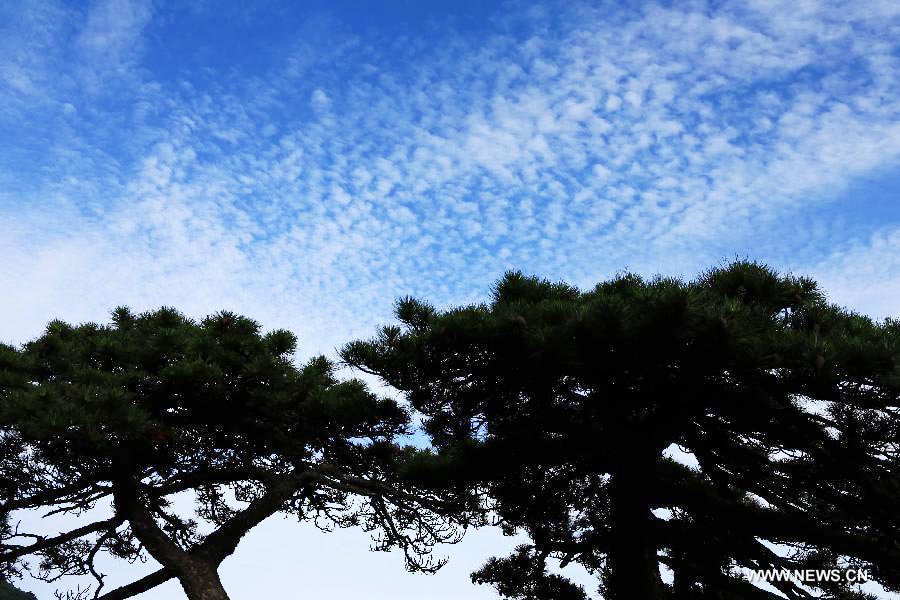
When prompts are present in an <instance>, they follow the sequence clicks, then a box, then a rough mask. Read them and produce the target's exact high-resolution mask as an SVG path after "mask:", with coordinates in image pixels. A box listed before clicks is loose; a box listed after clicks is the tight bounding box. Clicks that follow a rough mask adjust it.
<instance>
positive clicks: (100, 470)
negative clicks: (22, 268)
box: [0, 308, 456, 600]
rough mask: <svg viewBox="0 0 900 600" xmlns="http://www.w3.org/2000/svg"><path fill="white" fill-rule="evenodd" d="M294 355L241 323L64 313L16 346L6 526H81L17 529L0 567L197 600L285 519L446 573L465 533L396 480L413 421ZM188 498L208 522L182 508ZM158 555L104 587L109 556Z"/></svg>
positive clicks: (427, 498)
mask: <svg viewBox="0 0 900 600" xmlns="http://www.w3.org/2000/svg"><path fill="white" fill-rule="evenodd" d="M295 346H296V340H295V337H294V336H293V335H292V334H291V333H289V332H287V331H282V330H278V331H273V332H270V333H267V334H263V333H262V332H261V331H260V327H259V325H258V324H257V323H255V322H254V321H252V320H250V319H248V318H245V317H240V316H236V315H234V314H231V313H220V314H216V315H214V316H211V317H208V318H206V319H204V320H202V321H200V322H196V321H193V320H191V319H188V318H186V317H184V316H183V315H181V314H180V313H178V312H177V311H175V310H172V309H161V310H157V311H154V312H149V313H144V314H140V315H135V314H133V313H131V312H130V311H129V310H127V309H124V308H123V309H118V310H116V311H115V313H114V316H113V321H112V323H111V324H109V325H96V324H84V325H79V326H72V325H69V324H66V323H63V322H60V321H54V322H52V323H50V324H49V325H48V327H47V329H46V331H45V332H44V334H43V335H42V336H40V337H39V338H37V339H35V340H34V341H32V342H29V343H27V344H25V345H24V346H22V347H12V346H0V501H2V504H0V521H2V522H6V518H8V517H9V515H10V514H12V513H13V512H14V511H17V510H27V509H32V510H34V509H42V510H44V511H46V512H49V513H55V514H66V515H69V519H68V520H67V522H70V523H75V525H73V526H72V528H71V529H69V530H67V531H65V532H63V533H60V534H58V535H52V536H46V535H39V534H37V533H34V532H25V531H20V530H19V529H18V528H16V527H9V526H6V527H5V528H4V529H3V531H2V532H0V569H2V571H0V575H3V576H14V575H15V574H17V573H18V572H20V571H21V570H22V569H23V568H27V567H28V565H27V564H25V563H24V562H23V561H25V560H26V559H27V558H28V557H34V558H38V559H39V561H40V569H39V570H35V569H32V574H37V575H38V576H40V577H43V578H45V579H47V580H48V581H53V580H56V579H57V578H58V577H60V576H63V575H86V574H87V575H92V576H93V577H94V578H95V579H96V583H95V584H93V587H92V589H90V588H89V589H88V590H79V591H76V592H75V593H74V594H70V597H81V598H86V597H95V598H96V597H99V598H104V599H107V600H114V599H121V598H127V597H130V596H133V595H135V594H138V593H141V592H143V591H146V590H148V589H151V588H152V587H155V586H156V585H159V584H161V583H163V582H165V581H167V580H169V579H172V578H176V579H177V580H178V581H179V582H180V584H181V586H182V587H183V589H184V591H185V593H186V594H187V596H188V598H191V599H192V600H200V599H202V600H221V599H224V598H227V595H226V592H225V590H224V589H223V588H222V584H221V582H220V580H219V576H218V572H217V570H218V567H219V565H220V564H221V562H222V561H223V560H224V559H225V558H226V557H228V556H229V555H230V554H232V553H233V552H234V550H235V548H236V546H237V544H238V542H239V541H240V540H241V538H242V537H243V536H244V535H245V534H246V533H247V532H248V531H250V529H252V528H253V527H254V526H255V525H257V524H259V523H260V522H261V521H262V520H264V519H265V518H267V517H269V516H270V515H273V514H275V513H279V512H280V513H287V514H292V515H295V516H296V517H298V518H299V519H310V520H314V521H315V523H316V524H317V525H320V526H322V527H324V528H329V527H333V526H340V527H349V526H358V527H362V528H363V529H365V530H367V531H372V532H374V535H375V536H376V537H375V549H376V550H387V549H390V548H400V549H401V550H402V551H403V552H404V553H405V556H406V559H407V566H408V567H409V568H411V569H423V570H433V569H435V568H437V567H439V566H440V563H434V562H433V561H431V560H430V558H429V557H428V553H429V551H430V549H431V548H432V546H433V545H434V544H435V543H437V542H440V541H453V540H454V539H456V538H455V536H456V531H455V530H454V528H453V527H452V524H451V521H450V520H448V519H445V518H444V517H442V516H441V515H440V514H439V512H438V511H440V510H441V502H440V501H439V499H438V498H437V497H436V496H435V495H434V494H431V493H428V492H424V491H421V490H418V489H416V488H415V487H413V486H411V485H409V484H407V483H404V482H402V481H400V480H399V479H398V478H397V477H396V470H397V465H398V464H399V463H401V462H402V461H403V460H405V458H406V456H407V454H409V452H410V451H409V450H406V449H404V448H402V447H400V446H399V445H397V444H396V443H395V440H396V438H397V437H398V436H401V435H405V434H407V433H408V432H409V415H408V414H407V411H406V410H405V409H404V408H403V407H402V406H400V405H399V404H397V403H396V402H395V401H393V400H390V399H385V398H380V397H377V396H375V395H374V394H372V393H371V392H369V391H368V389H367V388H366V386H365V385H364V384H363V383H362V382H360V381H358V380H349V381H339V380H338V379H337V378H336V376H335V369H334V366H333V365H332V364H331V363H329V361H327V360H326V359H324V358H322V357H318V358H314V359H312V360H310V361H309V362H308V363H306V364H305V365H303V366H302V367H297V366H296V365H295V364H294V363H293V362H292V360H291V355H292V353H293V352H294V351H295ZM185 493H187V494H190V495H191V496H192V497H193V498H194V500H195V502H194V509H195V510H194V512H193V513H192V512H191V511H188V512H187V513H185V511H184V503H173V501H172V498H173V497H174V496H175V495H177V494H185ZM91 509H98V510H91ZM104 509H105V512H103V510H104ZM86 511H90V512H86ZM97 514H103V516H101V517H99V518H98V517H96V515H97ZM142 551H146V552H147V553H149V554H150V555H151V556H152V557H153V558H154V559H155V560H156V561H157V562H159V563H160V564H161V565H162V568H160V569H159V570H158V571H156V572H154V573H151V574H149V575H147V576H146V577H144V578H142V579H140V580H138V581H135V582H133V583H131V584H129V585H126V586H124V587H121V588H118V589H116V590H112V591H109V592H106V593H102V590H103V588H104V585H103V579H104V576H103V574H102V573H100V572H99V571H98V569H97V567H96V562H95V559H96V557H97V556H98V554H100V553H107V554H109V555H112V556H114V557H120V558H122V559H125V560H134V559H135V558H136V557H138V556H139V555H140V554H141V553H142Z"/></svg>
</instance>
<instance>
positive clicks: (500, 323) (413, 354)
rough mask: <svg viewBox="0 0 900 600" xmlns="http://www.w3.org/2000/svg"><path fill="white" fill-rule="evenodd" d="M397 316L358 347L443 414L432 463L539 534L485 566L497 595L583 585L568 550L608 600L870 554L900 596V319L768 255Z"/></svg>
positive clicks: (747, 588)
mask: <svg viewBox="0 0 900 600" xmlns="http://www.w3.org/2000/svg"><path fill="white" fill-rule="evenodd" d="M396 315H397V318H398V319H399V321H400V323H401V325H400V326H394V325H392V326H387V327H384V328H383V329H381V330H380V333H379V334H378V335H377V336H376V337H375V338H373V339H371V340H369V341H359V342H354V343H351V344H349V345H347V346H346V347H345V348H344V349H343V351H342V355H343V358H344V360H345V361H347V362H348V363H349V364H351V365H354V366H356V367H358V368H360V369H362V370H363V371H366V372H368V373H371V374H375V375H377V376H379V377H381V378H382V379H383V380H384V381H386V382H387V383H389V384H390V385H392V386H394V387H395V388H397V389H399V390H402V391H403V392H405V393H406V394H407V396H408V398H409V400H410V402H411V403H412V405H413V406H414V407H415V408H416V409H417V410H419V411H421V412H422V413H423V414H424V415H425V421H424V424H425V428H426V430H427V432H428V433H429V435H430V436H431V439H432V440H433V446H434V452H433V454H432V455H431V456H430V457H420V459H419V461H418V466H417V467H416V468H415V469H414V470H413V471H414V473H415V476H416V477H418V478H420V479H421V480H422V481H431V482H432V484H433V485H435V486H440V485H449V486H451V487H452V488H453V489H457V488H458V487H459V486H465V487H466V489H468V490H469V491H470V493H472V494H473V496H474V497H482V496H483V497H485V498H487V499H488V500H486V501H485V502H483V503H482V504H481V508H482V510H484V511H488V512H490V514H492V515H494V516H495V517H496V519H497V520H498V522H499V523H500V524H501V525H502V526H503V527H504V529H505V530H506V531H507V532H510V533H512V532H514V531H519V532H524V533H527V535H528V537H529V538H530V540H529V543H528V544H525V545H523V546H522V547H520V548H519V549H518V550H517V551H516V553H515V554H514V555H512V556H510V557H507V558H494V559H491V560H490V561H488V562H487V564H486V565H485V566H484V567H483V568H482V569H481V570H480V571H478V572H476V573H475V574H473V580H475V581H476V582H479V583H490V584H493V585H494V586H495V587H496V588H497V590H498V591H499V593H500V594H501V596H503V597H506V598H516V599H522V600H525V599H528V600H552V599H562V598H567V599H573V600H577V599H584V598H586V597H587V594H586V592H585V591H584V589H583V588H581V587H580V586H578V585H575V584H574V583H572V582H571V581H568V580H566V579H565V578H563V577H561V576H559V575H557V574H551V573H550V572H548V570H547V560H548V559H550V558H555V559H558V560H559V561H560V563H561V564H562V565H563V566H566V565H568V564H569V563H578V564H580V565H582V566H583V567H585V568H586V569H587V570H588V571H589V572H591V573H593V574H595V575H596V576H597V578H598V586H599V592H600V593H601V594H602V595H603V597H604V598H607V599H608V600H630V599H635V600H651V599H662V598H676V599H678V600H687V599H713V598H715V599H726V598H727V599H760V600H762V599H772V600H775V599H776V598H778V597H779V596H777V595H775V594H773V593H771V592H769V591H766V590H765V589H763V588H761V587H759V586H758V585H755V584H754V583H751V582H750V581H749V580H748V578H747V577H745V573H746V571H743V569H752V570H757V569H790V570H793V569H806V568H818V569H823V568H826V569H827V568H832V567H834V568H838V567H839V568H842V569H843V568H847V567H857V568H866V569H869V575H870V577H871V578H872V579H874V580H875V581H877V582H879V583H880V584H881V585H883V586H884V587H885V588H887V589H889V590H894V591H897V590H900V510H898V507H900V446H898V443H900V442H898V440H900V419H898V416H900V408H898V405H900V396H898V394H900V322H897V321H894V320H890V319H888V320H885V321H883V322H878V323H876V322H873V321H872V320H871V319H869V318H867V317H865V316H862V315H859V314H855V313H853V312H849V311H847V310H844V309H841V308H839V307H836V306H833V305H831V304H829V303H828V302H827V301H826V300H825V298H824V297H823V294H822V293H821V291H820V290H819V288H818V287H817V285H816V284H815V283H814V282H813V281H811V280H810V279H807V278H797V277H790V276H782V275H779V274H777V273H775V272H773V271H772V270H771V269H769V268H767V267H765V266H763V265H759V264H756V263H751V262H736V263H733V264H730V265H727V266H724V267H721V268H717V269H712V270H710V271H708V272H706V273H705V274H703V275H702V276H700V277H699V278H697V279H696V280H694V281H690V282H684V281H681V280H677V279H668V278H655V279H652V280H644V279H642V278H640V277H638V276H636V275H632V274H625V275H622V276H618V277H615V278H613V279H610V280H608V281H605V282H603V283H600V284H599V285H597V286H596V287H595V288H593V289H592V290H589V291H581V290H579V289H576V288H575V287H572V286H570V285H567V284H564V283H550V282H548V281H545V280H541V279H537V278H532V277H525V276H523V275H521V274H519V273H510V274H507V275H506V276H505V277H504V278H503V279H502V280H501V281H500V282H499V283H498V284H497V285H496V287H495V288H494V290H493V294H492V297H491V300H490V302H488V303H486V304H477V305H472V306H464V307H459V308H454V309H450V310H443V311H439V310H436V309H435V308H434V307H433V306H431V305H430V304H428V303H427V302H424V301H417V300H413V299H404V300H402V301H400V302H398V304H397V307H396ZM693 461H695V463H696V464H692V462H693ZM661 567H664V568H663V569H662V570H663V572H665V570H666V569H668V570H669V571H670V572H671V574H672V577H673V581H672V583H670V584H669V583H664V581H663V579H662V577H661ZM773 585H775V587H776V588H777V589H778V590H780V592H781V593H783V594H784V595H785V596H786V597H788V598H791V599H794V598H807V597H811V596H810V590H812V591H815V592H816V593H818V594H823V595H824V596H823V597H826V598H842V599H847V598H858V597H862V596H861V595H860V594H858V593H857V592H854V591H853V590H854V589H856V588H854V587H853V586H850V585H848V584H847V582H838V583H834V582H820V583H809V584H806V585H805V586H804V585H800V584H799V583H798V582H797V581H783V582H776V583H774V584H773ZM807 588H808V589H807Z"/></svg>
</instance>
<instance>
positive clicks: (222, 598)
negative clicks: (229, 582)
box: [178, 561, 229, 600]
mask: <svg viewBox="0 0 900 600" xmlns="http://www.w3.org/2000/svg"><path fill="white" fill-rule="evenodd" d="M192 562H193V564H192V565H191V566H190V567H187V568H185V569H184V571H183V572H182V573H181V574H179V576H178V581H179V582H180V583H181V587H182V588H183V589H184V593H185V595H186V596H187V597H188V600H229V599H228V593H227V592H226V591H225V588H224V587H223V586H222V581H221V580H220V579H219V573H218V572H217V571H216V568H215V567H210V566H208V565H204V564H203V563H202V562H200V561H192Z"/></svg>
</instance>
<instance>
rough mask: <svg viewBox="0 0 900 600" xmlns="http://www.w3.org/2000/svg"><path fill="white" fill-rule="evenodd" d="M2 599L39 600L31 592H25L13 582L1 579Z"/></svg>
mask: <svg viewBox="0 0 900 600" xmlns="http://www.w3.org/2000/svg"><path fill="white" fill-rule="evenodd" d="M0 600H37V597H35V595H34V594H32V593H31V592H23V591H22V590H20V589H18V588H16V587H15V586H13V585H12V584H11V583H8V582H6V581H2V580H0Z"/></svg>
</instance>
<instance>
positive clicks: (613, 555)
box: [607, 466, 667, 600]
mask: <svg viewBox="0 0 900 600" xmlns="http://www.w3.org/2000/svg"><path fill="white" fill-rule="evenodd" d="M648 477H652V474H651V470H650V469H648V470H643V469H640V468H639V467H636V466H632V467H631V468H626V469H622V470H621V471H619V472H618V473H616V474H614V475H613V479H612V482H611V490H610V491H611V493H612V539H611V544H610V552H609V569H610V579H609V581H608V590H609V595H610V597H609V598H608V599H607V600H663V599H665V598H666V597H667V593H666V587H665V585H664V584H663V582H662V578H661V577H660V574H659V560H658V559H657V544H656V542H655V540H654V539H653V519H654V517H653V513H651V512H650V504H649V497H648V494H647V487H648V486H647V481H646V479H647V478H648Z"/></svg>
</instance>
